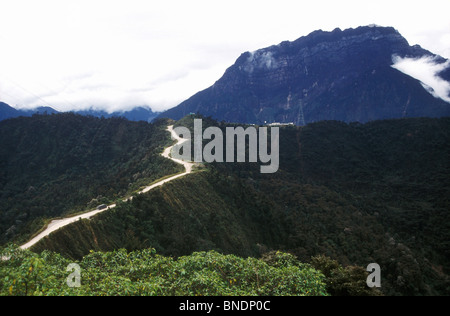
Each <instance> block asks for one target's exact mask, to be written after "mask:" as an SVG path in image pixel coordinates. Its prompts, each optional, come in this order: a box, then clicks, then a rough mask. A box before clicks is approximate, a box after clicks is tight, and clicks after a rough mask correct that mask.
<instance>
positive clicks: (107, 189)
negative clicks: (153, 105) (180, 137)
mask: <svg viewBox="0 0 450 316" xmlns="http://www.w3.org/2000/svg"><path fill="white" fill-rule="evenodd" d="M166 127H167V121H165V120H162V121H159V122H157V123H155V124H148V123H145V122H139V123H138V122H130V121H127V120H125V119H122V118H111V119H99V118H94V117H84V116H80V115H75V114H58V115H43V116H40V115H35V116H33V117H30V118H16V119H10V120H6V121H3V122H0V144H1V146H0V218H1V222H0V244H2V243H5V242H8V241H15V242H17V243H19V242H24V241H25V240H26V239H27V238H29V237H30V235H31V234H34V233H36V231H37V230H38V229H40V228H42V227H43V225H44V224H45V222H46V219H50V218H54V217H58V216H64V215H67V214H69V213H75V212H80V211H85V210H86V209H93V208H94V209H95V208H96V207H97V206H98V205H100V204H103V203H109V202H114V201H115V200H117V199H120V198H123V197H125V196H126V195H127V194H131V193H132V192H133V191H135V190H137V189H139V187H140V186H142V185H147V184H149V183H151V182H152V181H154V180H156V179H159V178H161V177H163V176H165V175H167V174H173V173H176V172H178V171H180V170H181V167H179V166H178V165H177V164H175V163H173V162H172V161H170V160H168V159H165V158H163V157H161V156H160V153H161V152H162V151H163V148H164V147H166V146H167V145H168V144H170V143H171V139H170V134H169V133H168V132H167V131H166V130H165V129H166Z"/></svg>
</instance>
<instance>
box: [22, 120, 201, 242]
mask: <svg viewBox="0 0 450 316" xmlns="http://www.w3.org/2000/svg"><path fill="white" fill-rule="evenodd" d="M167 130H168V131H169V132H170V133H171V135H172V139H175V140H176V141H177V144H176V145H181V144H183V143H184V142H186V141H188V139H183V138H181V137H179V136H178V135H177V133H175V131H174V130H173V126H168V127H167ZM174 146H175V145H173V146H170V147H167V148H166V149H165V150H164V152H163V153H162V154H161V155H162V156H163V157H165V158H168V159H171V160H173V161H175V162H176V163H178V164H182V165H183V166H184V167H185V169H186V172H184V173H181V174H178V175H176V176H173V177H170V178H167V179H164V180H161V181H158V182H157V183H155V184H152V185H150V186H148V187H146V188H145V189H143V190H142V191H140V192H139V194H142V193H147V192H149V191H150V190H153V189H154V188H156V187H159V186H162V185H163V184H165V183H167V182H170V181H173V180H175V179H178V178H181V177H184V176H185V175H187V174H190V173H191V172H192V167H193V166H194V163H191V162H186V161H182V160H179V159H175V158H172V157H171V155H170V153H171V151H172V149H173V147H174ZM131 199H132V197H130V198H127V199H125V200H124V201H129V200H131ZM115 207H116V204H112V205H109V206H108V207H106V208H105V209H102V210H95V211H91V212H88V213H85V214H82V215H76V216H73V217H68V218H64V219H58V220H53V221H52V222H51V223H50V224H49V225H48V226H47V228H46V229H45V230H44V231H43V232H42V233H40V234H39V235H37V236H36V237H34V238H33V239H32V240H30V241H29V242H28V243H26V244H25V245H23V246H21V247H20V248H22V249H29V248H31V247H32V246H34V245H35V244H36V243H38V242H39V241H40V240H41V239H43V238H44V237H46V236H48V235H50V234H51V233H53V232H55V231H57V230H58V229H60V228H62V227H64V226H67V225H70V224H72V223H74V222H76V221H78V220H80V219H89V218H92V217H94V216H95V215H97V214H100V213H102V212H105V211H107V210H109V209H112V208H115Z"/></svg>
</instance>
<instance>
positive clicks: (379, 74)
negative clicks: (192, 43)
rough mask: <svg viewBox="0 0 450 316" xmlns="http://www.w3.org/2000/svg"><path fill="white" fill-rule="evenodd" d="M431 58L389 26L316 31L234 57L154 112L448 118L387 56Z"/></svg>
mask: <svg viewBox="0 0 450 316" xmlns="http://www.w3.org/2000/svg"><path fill="white" fill-rule="evenodd" d="M394 56H399V57H410V58H419V57H422V56H433V57H436V58H437V59H436V60H437V62H445V60H444V59H443V58H439V57H438V56H435V55H433V54H432V53H430V52H428V51H426V50H424V49H422V48H421V47H419V46H410V45H409V44H408V42H407V41H406V39H405V38H403V37H402V35H401V34H400V33H398V32H397V31H396V30H395V29H393V28H384V27H360V28H357V29H349V30H345V31H341V30H340V29H336V30H334V31H333V32H323V31H316V32H313V33H311V34H310V35H308V36H306V37H302V38H299V39H298V40H296V41H294V42H283V43H281V44H279V45H276V46H271V47H268V48H265V49H261V50H258V51H255V52H246V53H244V54H242V55H241V56H240V57H239V58H238V59H237V61H236V63H235V64H234V65H233V66H231V67H230V68H229V69H228V70H227V71H226V73H225V74H224V76H223V77H222V78H221V79H220V80H218V81H217V82H216V83H215V84H214V85H213V86H212V87H210V88H208V89H206V90H204V91H202V92H199V93H198V94H196V95H194V96H193V97H191V98H190V99H188V100H187V101H185V102H183V103H182V104H180V105H179V106H178V107H175V108H173V109H171V110H169V111H167V112H166V113H163V115H162V116H164V117H170V118H174V119H178V118H181V117H183V116H184V115H187V114H189V113H191V112H199V113H201V114H203V115H207V116H212V117H214V118H216V119H220V120H226V121H230V122H240V123H264V122H268V123H270V122H293V123H295V124H297V125H304V124H305V123H310V122H315V121H321V120H340V121H346V122H352V121H359V122H367V121H371V120H377V119H387V118H402V117H420V116H428V117H441V116H448V115H450V104H449V103H446V102H445V101H443V100H441V99H437V98H435V97H433V96H432V95H431V94H430V93H428V92H427V91H426V90H425V89H424V88H423V86H422V84H421V83H420V81H418V80H416V79H414V78H412V77H410V76H407V75H405V74H404V73H401V72H400V71H398V70H396V69H394V68H392V65H393V57H394Z"/></svg>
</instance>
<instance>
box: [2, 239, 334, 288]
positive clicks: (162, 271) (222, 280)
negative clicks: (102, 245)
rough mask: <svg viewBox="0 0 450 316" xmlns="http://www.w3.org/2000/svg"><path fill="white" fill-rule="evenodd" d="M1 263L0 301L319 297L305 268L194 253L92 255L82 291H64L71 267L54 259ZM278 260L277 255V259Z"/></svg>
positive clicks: (16, 258)
mask: <svg viewBox="0 0 450 316" xmlns="http://www.w3.org/2000/svg"><path fill="white" fill-rule="evenodd" d="M1 253H5V254H8V256H9V257H10V259H9V260H7V261H0V295H1V296H4V295H20V296H24V295H48V296H58V295H64V296H70V295H73V296H75V295H82V296H113V295H130V296H144V295H145V296H249V295H251V296H323V295H328V294H327V292H326V290H325V281H324V276H323V275H322V274H321V273H320V272H318V271H316V270H314V269H313V268H312V267H311V266H309V265H302V264H287V265H284V266H282V267H281V266H279V267H277V266H271V265H269V264H267V263H265V262H264V261H262V260H258V259H254V258H248V259H243V258H240V257H237V256H234V255H227V256H226V255H222V254H219V253H217V252H215V251H210V252H198V253H193V254H192V255H190V256H185V257H180V258H178V259H177V260H175V259H173V258H170V257H163V256H160V255H157V254H156V252H155V251H154V250H153V249H144V250H140V251H135V252H127V251H125V250H117V251H114V252H108V253H100V252H91V253H90V254H89V255H88V256H86V257H85V258H83V259H82V260H81V261H80V262H78V264H79V266H80V268H81V275H80V276H81V286H80V287H79V288H69V287H68V286H67V283H66V279H67V277H68V276H69V272H67V271H66V268H67V265H69V264H70V261H69V260H67V259H64V258H63V257H61V256H60V255H58V254H55V253H50V252H43V253H42V254H41V255H37V254H34V253H31V252H29V251H19V250H17V249H14V248H9V249H6V250H4V251H2V252H1ZM280 256H282V254H280Z"/></svg>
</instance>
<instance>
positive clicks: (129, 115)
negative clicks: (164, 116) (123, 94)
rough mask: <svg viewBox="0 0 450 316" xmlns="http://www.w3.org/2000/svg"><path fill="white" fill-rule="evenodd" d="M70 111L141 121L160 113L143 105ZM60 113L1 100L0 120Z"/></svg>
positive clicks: (150, 119) (149, 119) (86, 114)
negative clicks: (12, 104) (9, 103)
mask: <svg viewBox="0 0 450 316" xmlns="http://www.w3.org/2000/svg"><path fill="white" fill-rule="evenodd" d="M70 112H73V113H75V114H79V115H83V116H93V117H98V118H102V117H104V118H112V117H124V118H126V119H127V120H129V121H135V122H139V121H145V122H151V121H153V120H154V119H155V118H156V117H157V116H158V115H159V113H158V112H153V111H152V109H150V108H148V107H143V106H139V107H135V108H133V109H132V110H128V111H116V112H113V113H108V112H106V111H104V110H95V109H93V108H91V109H88V110H79V111H70ZM58 113H61V112H58V111H57V110H55V109H53V108H51V107H38V108H36V109H26V110H25V109H15V108H13V107H11V106H9V105H8V104H6V103H3V102H0V121H3V120H6V119H9V118H16V117H20V116H24V117H30V116H33V115H34V114H41V115H50V114H58Z"/></svg>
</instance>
